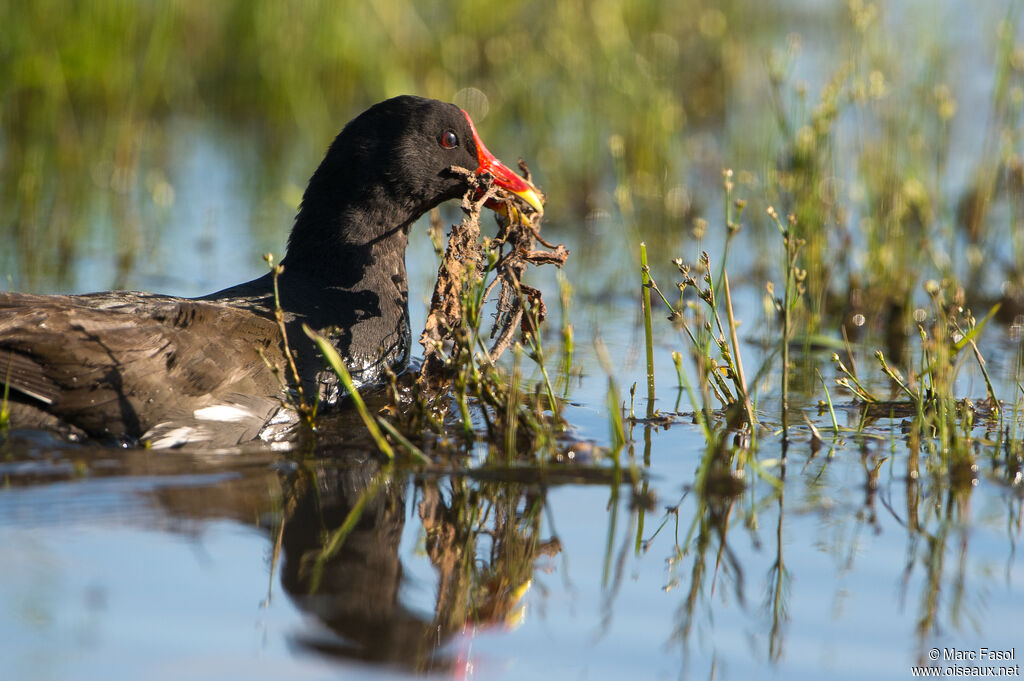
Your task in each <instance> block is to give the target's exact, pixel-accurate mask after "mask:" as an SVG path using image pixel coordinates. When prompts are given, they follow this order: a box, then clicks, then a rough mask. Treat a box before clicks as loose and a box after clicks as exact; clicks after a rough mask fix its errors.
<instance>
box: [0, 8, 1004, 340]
mask: <svg viewBox="0 0 1024 681" xmlns="http://www.w3.org/2000/svg"><path fill="white" fill-rule="evenodd" d="M1019 5H1020V3H1017V2H1005V3H986V4H985V5H984V6H983V7H981V6H973V5H971V6H967V5H963V4H959V3H953V2H949V3H938V4H936V3H928V2H912V1H909V0H908V1H906V2H900V3H885V4H884V5H872V4H869V3H864V2H862V1H861V0H854V1H852V2H835V3H813V2H794V1H790V2H785V1H783V0H774V1H769V2H741V1H739V0H732V1H728V2H710V1H706V0H682V1H678V2H672V3H668V2H655V1H652V0H629V1H626V2H611V1H608V0H598V1H595V2H583V1H582V0H554V1H548V2H506V3H480V2H470V1H458V0H450V1H438V2H423V3H413V2H402V1H401V0H375V1H371V2H326V1H324V2H281V1H275V0H224V1H221V2H215V3H209V2H205V1H202V2H200V1H198V0H179V1H177V2H135V1H117V0H105V1H100V2H83V3H67V2H62V1H58V0H36V1H34V2H16V1H13V0H0V25H2V26H4V27H5V28H4V30H3V31H2V32H0V154H2V156H0V158H2V167H0V218H2V219H0V239H2V240H3V243H4V244H5V245H6V247H5V248H3V249H2V252H0V273H3V274H5V275H7V276H8V277H9V278H10V279H11V282H12V285H13V286H14V287H15V288H18V289H23V290H43V291H56V290H77V289H81V288H106V287H110V286H139V285H140V284H142V285H153V286H160V285H161V284H162V283H165V284H166V286H167V287H169V288H171V289H172V292H175V291H178V292H186V293H201V292H203V291H202V290H193V289H192V288H189V287H188V286H185V285H183V284H180V281H183V280H187V279H192V278H194V277H193V276H192V275H191V274H189V269H188V268H187V267H185V266H184V263H186V262H190V261H191V260H192V259H193V257H194V256H196V257H198V258H200V259H202V258H203V257H206V258H207V261H208V262H207V263H206V264H205V265H204V267H206V268H207V269H217V268H224V267H226V268H228V269H234V268H236V267H240V265H238V264H237V263H236V264H234V265H233V264H232V262H234V261H232V260H231V258H232V257H236V258H237V259H238V260H239V261H240V262H241V261H244V262H249V263H252V265H253V268H254V269H257V268H259V267H260V266H261V263H260V262H259V260H258V253H259V252H261V251H263V250H271V249H275V250H280V245H279V244H281V243H283V239H284V235H285V233H286V231H287V226H288V225H289V224H290V220H291V217H292V215H293V214H294V209H295V206H296V205H297V202H298V200H299V198H300V197H301V191H302V188H303V187H304V184H305V181H306V179H307V178H308V176H309V174H310V172H311V171H312V169H313V168H314V167H315V166H316V164H317V162H318V161H319V158H320V156H321V154H322V153H323V151H324V149H325V148H326V146H327V144H328V143H329V141H330V139H332V137H333V135H335V134H336V133H337V131H338V130H339V129H340V128H341V126H342V125H343V124H344V123H345V122H346V121H347V120H348V119H349V118H351V117H352V116H353V115H355V114H356V113H358V112H359V111H361V110H363V109H364V108H365V107H367V106H368V105H370V104H372V103H373V102H376V101H378V100H381V99H383V98H386V97H389V96H393V95H396V94H400V93H407V92H410V93H417V94H421V95H425V96H430V97H436V98H440V99H445V100H449V101H455V102H456V103H459V104H460V105H462V106H464V107H465V108H466V109H467V110H468V111H469V112H470V113H471V114H472V115H473V116H474V119H475V120H476V122H477V126H478V128H479V129H480V130H481V134H482V136H483V138H484V139H485V140H486V142H487V144H488V146H489V147H490V148H491V150H492V151H494V152H495V153H497V155H498V156H499V157H502V158H504V159H505V160H506V162H509V163H511V164H514V162H515V161H516V158H515V156H516V155H520V156H522V157H523V158H524V159H526V160H527V161H528V162H529V163H530V165H531V167H532V168H533V170H534V171H535V174H536V177H537V179H538V180H539V183H540V184H541V186H542V187H543V188H544V189H545V190H546V191H547V193H548V194H549V197H550V200H549V211H548V215H547V224H548V225H549V227H548V229H550V230H552V232H553V233H554V234H555V235H556V236H557V237H559V238H564V239H566V240H568V241H570V242H572V241H574V240H575V241H576V242H578V243H577V251H578V252H577V254H576V257H577V261H576V262H577V264H576V267H580V268H582V270H583V271H584V272H585V273H586V274H587V276H589V275H590V274H592V273H593V271H594V270H597V269H602V268H603V269H606V270H616V269H617V268H618V267H619V266H620V265H619V264H617V263H612V264H611V265H608V264H607V260H608V259H609V256H621V255H622V252H623V250H622V249H623V248H628V249H629V250H630V251H631V252H632V251H634V250H635V246H636V243H638V242H639V241H640V240H641V239H646V240H647V241H648V243H649V244H653V245H654V247H655V249H656V250H655V251H654V252H655V253H663V254H664V257H662V258H661V260H664V261H666V262H667V258H668V257H670V256H674V255H679V254H683V253H682V252H683V251H685V255H688V256H689V254H690V253H692V252H693V251H694V244H697V246H698V247H699V246H700V244H702V243H704V241H705V240H711V242H713V239H714V238H715V237H714V235H715V234H716V233H719V232H722V231H723V229H724V228H723V227H721V226H720V225H721V224H722V222H723V211H722V206H723V204H724V199H723V191H722V174H721V173H722V169H723V168H726V167H730V168H734V169H735V170H736V174H735V175H734V182H735V185H736V186H735V189H734V191H733V196H734V198H737V197H738V198H743V199H746V200H748V201H749V202H750V205H749V207H748V208H747V210H746V212H745V215H744V222H745V224H746V227H745V228H746V230H747V232H749V234H748V238H749V241H748V248H745V249H744V250H745V252H746V253H747V254H748V255H747V256H745V258H744V262H743V264H744V265H745V266H747V267H749V268H750V270H751V271H752V272H757V271H758V269H759V268H760V269H763V268H765V267H767V266H769V265H774V263H775V260H774V259H775V258H776V257H777V253H778V244H777V241H778V239H777V237H775V236H772V234H773V230H775V227H774V225H773V224H772V223H770V222H769V221H768V220H767V219H766V218H765V217H764V209H765V208H766V207H767V206H768V205H775V206H777V207H778V208H779V210H780V212H782V213H783V214H786V213H792V214H793V215H794V216H795V218H796V220H797V225H798V227H797V229H798V230H799V231H800V232H801V233H802V234H803V235H804V236H805V237H806V238H808V241H809V243H808V247H807V250H806V251H805V257H806V258H807V262H806V263H805V264H806V265H807V268H808V270H809V277H810V279H809V290H810V291H811V295H810V301H809V307H810V310H809V317H808V318H809V320H810V323H811V326H812V327H814V326H816V325H818V323H819V322H820V320H822V319H823V318H824V317H826V316H828V315H830V314H833V313H834V314H839V315H844V314H849V313H850V310H851V309H852V308H855V307H857V306H858V305H859V306H867V307H871V306H872V305H873V306H874V308H873V309H870V310H868V311H869V312H871V313H873V316H874V317H879V318H883V317H886V316H887V315H888V316H893V315H895V316H897V317H899V316H900V315H906V314H909V312H907V311H908V310H909V309H910V308H911V306H912V302H913V299H914V298H915V297H916V296H919V295H921V294H920V288H921V287H920V285H919V284H920V283H921V281H922V280H923V279H924V278H927V277H940V278H941V277H953V278H957V279H958V280H960V281H963V282H964V283H965V284H968V289H969V290H970V291H977V292H979V293H981V292H984V294H985V296H986V302H989V301H991V300H994V299H996V298H1000V297H1002V298H1005V299H1006V300H1007V301H1012V300H1013V299H1014V296H1020V290H1021V263H1022V261H1024V243H1022V241H1024V236H1021V234H1022V232H1024V227H1022V224H1024V223H1022V214H1024V208H1022V206H1024V198H1022V194H1024V189H1022V187H1024V180H1022V178H1024V171H1022V163H1021V158H1022V149H1021V145H1022V142H1021V136H1022V135H1021V121H1022V113H1021V111H1022V100H1024V95H1022V83H1024V38H1022V29H1021V22H1020V7H1019ZM200 190H205V191H207V192H210V193H219V194H222V195H224V196H225V197H226V198H225V205H224V206H222V207H221V208H219V209H218V210H215V211H210V210H206V212H205V213H204V212H203V211H202V210H199V209H198V208H197V207H196V202H195V200H194V199H193V198H192V197H194V196H196V195H197V192H199V191H200ZM196 222H199V223H202V227H201V228H200V230H199V231H200V235H199V236H198V237H197V238H196V239H194V240H191V241H177V242H176V241H174V240H173V239H170V240H168V239H167V238H166V237H164V236H161V234H164V233H166V232H169V231H181V230H182V227H181V225H183V224H185V223H193V224H194V223H196ZM232 225H235V226H234V227H233V226H232ZM708 225H710V230H708ZM239 230H241V231H239ZM709 234H710V236H709ZM204 235H205V236H204ZM225 235H233V236H231V238H232V239H235V243H236V246H235V249H234V251H235V252H230V249H228V252H222V251H223V249H221V250H217V249H216V248H212V247H211V248H210V249H208V250H209V252H208V253H207V254H206V256H204V255H203V249H204V244H206V245H209V244H211V243H214V242H215V241H216V240H217V239H218V238H223V237H224V236H225ZM248 242H252V243H253V244H254V245H253V247H252V248H251V249H250V248H249V246H248ZM241 244H245V246H241ZM908 246H909V247H908ZM240 249H241V250H242V251H244V252H238V251H239V250H240ZM157 252H160V253H162V254H163V255H162V256H161V257H162V258H163V259H164V261H165V262H167V263H170V264H169V265H167V266H166V267H165V268H164V269H165V270H166V273H165V277H166V282H164V281H161V280H155V279H153V278H148V279H147V278H144V277H141V278H140V277H138V276H136V274H137V271H138V270H139V268H140V262H143V263H145V262H148V261H147V258H152V257H153V254H154V253H157ZM615 259H616V258H612V260H615ZM620 259H621V258H620ZM621 266H622V267H624V268H625V269H627V270H629V271H631V270H632V268H633V263H631V262H626V261H623V262H622V263H621ZM149 267H150V266H149V265H146V266H144V267H143V269H147V268H149ZM175 271H177V272H178V275H180V276H179V277H178V279H175V274H174V272H175ZM209 279H211V281H212V279H213V277H209ZM176 282H177V283H176ZM204 283H205V282H201V283H200V286H202V285H203V284H204ZM599 288H600V287H599ZM857 301H861V302H859V303H858V302H857ZM1011 309H1015V308H1012V306H1011Z"/></svg>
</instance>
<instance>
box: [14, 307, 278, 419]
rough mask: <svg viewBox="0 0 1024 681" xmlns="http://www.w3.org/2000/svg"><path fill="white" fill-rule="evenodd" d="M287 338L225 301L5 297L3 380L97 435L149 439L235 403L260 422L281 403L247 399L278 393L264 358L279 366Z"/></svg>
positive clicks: (263, 320) (271, 324)
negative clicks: (155, 432)
mask: <svg viewBox="0 0 1024 681" xmlns="http://www.w3.org/2000/svg"><path fill="white" fill-rule="evenodd" d="M279 339H280V333H279V331H278V329H277V326H276V324H275V323H274V322H273V321H272V320H270V319H267V318H265V317H262V316H260V315H257V314H255V313H253V312H251V311H248V310H239V309H236V308H232V307H228V306H225V305H220V304H217V303H210V302H199V301H192V300H185V299H180V298H171V297H165V296H154V295H148V294H135V293H123V292H112V293H109V294H92V295H86V296H34V295H26V294H12V293H0V380H2V381H3V382H6V383H8V385H9V386H10V387H11V388H12V389H13V390H14V391H17V393H20V395H21V399H23V400H25V401H30V402H34V403H35V404H34V406H35V407H36V408H41V409H44V410H45V411H47V412H49V413H51V414H53V415H55V416H56V417H58V418H60V419H61V420H63V421H65V422H67V423H69V424H72V425H74V426H76V427H78V428H80V429H82V430H84V431H85V432H87V433H89V434H90V435H93V436H100V435H109V436H114V437H124V436H127V437H142V436H143V435H144V434H145V433H146V432H147V431H149V430H150V429H151V428H154V427H156V426H164V427H166V426H167V424H168V423H172V424H173V423H177V422H186V420H187V419H190V418H191V419H195V418H196V417H195V413H196V412H197V411H198V412H199V413H200V414H208V415H211V414H214V413H215V411H213V412H211V411H210V410H209V408H211V407H216V406H218V405H223V404H225V403H227V404H235V403H236V402H237V403H239V404H242V405H244V406H242V407H239V409H240V410H241V409H245V410H248V412H250V413H251V420H252V421H253V422H255V421H257V420H258V421H259V425H262V423H263V421H265V420H266V418H269V416H270V414H272V413H273V411H274V402H275V400H274V399H264V400H262V401H260V400H252V399H249V400H246V399H243V398H242V397H241V396H246V395H249V396H251V395H263V396H266V395H276V394H278V393H279V382H278V379H277V377H276V376H274V375H273V373H272V372H271V371H270V370H269V369H268V367H267V363H266V361H265V360H264V356H266V358H267V359H268V360H269V361H270V362H272V363H277V364H278V365H280V364H281V362H282V357H283V356H282V353H281V350H280V347H279ZM261 353H262V356H261ZM236 397H237V398H238V399H237V400H236V399H235V398H236ZM204 409H206V410H207V411H205V412H204V411H202V410H204ZM221 413H224V410H221ZM235 416H236V417H238V418H237V419H235V420H236V421H241V420H242V418H241V416H242V412H241V411H238V412H236V414H235ZM207 420H213V419H207ZM229 420H230V419H229ZM15 425H17V424H15ZM247 426H248V427H247V428H246V430H250V429H251V425H250V424H247ZM257 430H258V428H257Z"/></svg>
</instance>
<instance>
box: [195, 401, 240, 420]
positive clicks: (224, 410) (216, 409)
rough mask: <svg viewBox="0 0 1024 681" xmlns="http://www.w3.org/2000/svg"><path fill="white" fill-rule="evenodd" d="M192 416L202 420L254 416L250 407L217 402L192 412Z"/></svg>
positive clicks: (238, 418) (236, 418)
mask: <svg viewBox="0 0 1024 681" xmlns="http://www.w3.org/2000/svg"><path fill="white" fill-rule="evenodd" d="M192 416H194V417H195V418H197V419H198V420H200V421H231V422H234V421H245V420H246V419H251V418H254V415H253V413H252V412H251V411H249V410H248V409H243V408H242V407H239V406H236V405H233V404H215V405H213V406H212V407H203V408H202V409H196V410H195V411H194V412H192Z"/></svg>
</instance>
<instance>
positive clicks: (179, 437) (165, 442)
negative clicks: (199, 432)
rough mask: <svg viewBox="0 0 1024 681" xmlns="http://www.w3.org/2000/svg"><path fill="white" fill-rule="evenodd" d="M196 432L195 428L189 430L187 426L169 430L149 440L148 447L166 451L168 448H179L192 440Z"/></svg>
mask: <svg viewBox="0 0 1024 681" xmlns="http://www.w3.org/2000/svg"><path fill="white" fill-rule="evenodd" d="M195 432H196V429H195V428H189V427H188V426H182V427H180V428H175V429H174V430H169V431H167V432H166V433H164V434H163V435H161V436H160V437H158V438H156V439H154V440H149V441H148V442H149V446H150V447H152V448H153V449H168V448H170V447H179V446H181V445H183V444H187V443H188V441H189V440H190V439H191V438H192V435H193V434H194V433H195Z"/></svg>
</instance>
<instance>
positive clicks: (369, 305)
mask: <svg viewBox="0 0 1024 681" xmlns="http://www.w3.org/2000/svg"><path fill="white" fill-rule="evenodd" d="M453 167H461V168H466V169H469V170H475V171H476V172H477V173H478V174H480V173H487V174H490V175H491V176H492V177H493V181H494V183H495V184H497V185H498V186H500V187H502V188H503V189H505V190H507V191H509V192H511V193H513V194H516V195H518V196H519V197H521V198H522V199H523V200H524V201H526V202H527V203H528V204H529V205H531V206H533V207H534V208H535V209H536V210H538V211H540V210H542V208H541V202H540V199H539V195H538V193H537V192H536V191H535V189H534V187H533V186H532V185H530V184H529V183H528V182H526V181H525V180H523V178H521V177H519V176H518V175H516V174H514V173H513V172H511V171H510V170H509V169H508V168H507V167H505V166H504V165H502V164H501V163H500V162H499V161H498V159H496V158H495V157H494V156H493V155H492V154H491V153H490V152H488V151H487V149H486V147H484V145H483V143H482V142H481V141H480V138H479V136H478V135H477V133H476V130H475V128H474V126H473V122H472V121H471V120H470V118H469V116H468V114H466V113H465V112H464V111H463V110H461V109H460V108H458V107H457V106H455V105H453V104H447V103H444V102H439V101H435V100H431V99H424V98H421V97H413V96H402V97H395V98H393V99H389V100H386V101H384V102H381V103H379V104H376V105H374V106H372V107H371V108H370V109H368V110H367V111H365V112H363V113H362V114H360V115H359V116H357V117H356V118H355V119H353V120H352V121H351V122H349V123H348V125H346V126H345V128H344V129H343V130H342V131H341V133H340V134H339V135H338V136H337V138H335V140H334V142H333V143H332V144H331V146H330V148H329V149H328V150H327V155H326V156H325V157H324V160H323V161H322V162H321V163H320V167H319V168H317V170H316V172H315V173H313V176H312V178H311V179H310V181H309V186H308V187H307V188H306V191H305V194H304V195H303V197H302V205H301V206H300V208H299V211H298V214H297V216H296V218H295V224H294V226H293V227H292V231H291V235H290V236H289V238H288V248H287V253H286V256H285V258H284V259H283V261H282V265H283V266H284V270H283V272H282V273H281V274H280V276H279V277H278V288H279V299H280V306H281V308H282V309H283V310H284V313H285V326H286V329H287V333H288V340H289V342H290V344H291V347H292V348H293V350H295V353H296V355H297V359H296V364H297V367H298V371H299V374H300V376H301V381H302V383H303V385H304V388H305V391H306V395H317V396H319V399H320V400H321V403H333V402H336V401H337V400H338V399H339V397H340V396H341V394H342V391H343V389H341V388H340V387H339V384H338V382H337V380H336V378H335V377H334V374H333V373H332V372H331V371H330V370H328V369H325V365H324V363H323V361H322V359H321V357H320V356H319V354H318V352H317V350H316V349H315V347H314V345H313V344H312V342H310V341H309V339H308V338H307V337H306V335H305V334H303V333H302V331H301V326H302V324H303V323H305V324H308V325H309V326H310V327H312V328H313V329H316V330H318V331H319V332H320V333H321V334H322V335H324V336H326V337H327V338H328V339H330V341H331V342H332V343H333V344H334V346H335V347H336V349H337V350H338V352H339V354H340V355H341V356H342V357H343V358H344V359H345V362H346V364H347V366H348V367H349V368H350V370H351V372H352V374H353V377H354V378H355V379H356V380H357V381H358V382H362V383H367V382H372V381H377V380H380V379H381V378H382V377H383V375H384V372H385V370H386V369H387V368H399V367H402V366H404V365H405V364H406V363H407V362H408V359H409V352H410V346H411V334H410V329H409V315H408V312H409V311H408V283H407V279H406V273H405V250H406V245H407V244H408V235H409V228H410V226H411V225H412V223H413V222H414V221H415V220H416V219H417V218H419V217H420V216H421V215H423V214H424V213H426V212H427V211H428V210H430V209H431V208H433V207H434V206H437V205H438V204H439V203H441V202H442V201H445V200H448V199H452V198H456V197H459V196H461V195H462V194H463V193H464V192H465V191H467V189H468V183H467V179H466V176H465V174H464V173H458V172H454V171H453V170H452V169H453ZM281 341H282V338H281V333H280V331H279V327H278V325H277V323H276V321H275V319H274V281H273V277H272V276H271V275H270V274H269V273H268V274H266V275H264V276H262V277H260V278H258V279H254V280H252V281H250V282H247V283H244V284H239V285H237V286H232V287H231V288H227V289H224V290H223V291H219V292H217V293H213V294H210V295H208V296H205V297H202V298H197V299H188V298H175V297H170V296H163V295H154V294H149V293H137V292H126V291H110V292H104V293H90V294H85V295H73V296H63V295H54V296H42V295H29V294H22V293H0V382H3V383H6V384H7V386H8V387H9V391H7V392H9V395H8V404H7V406H8V410H9V413H10V422H11V424H13V425H14V426H17V427H30V428H32V427H36V428H46V429H50V430H56V431H60V432H62V433H64V434H65V435H69V436H72V437H83V436H91V437H101V438H107V439H114V440H118V441H124V442H132V441H143V442H145V443H148V444H149V445H151V446H153V447H172V446H178V445H182V444H194V443H215V444H218V445H222V444H229V443H238V442H244V441H247V440H251V439H254V438H257V437H261V435H262V436H263V437H264V438H267V437H269V435H270V434H271V433H275V432H278V431H279V430H280V429H281V428H282V427H284V426H286V425H287V424H290V423H293V422H294V421H295V419H296V417H295V414H294V412H293V411H292V410H291V409H289V408H288V406H287V403H286V400H285V399H284V397H285V390H284V388H283V385H282V378H281V377H282V376H284V375H286V374H285V373H284V372H283V371H282V372H281V373H280V374H277V375H276V374H275V373H274V372H273V371H272V370H271V369H270V368H269V365H276V366H278V367H282V368H283V367H285V355H284V351H283V349H282V342H281ZM0 397H2V394H0Z"/></svg>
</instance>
